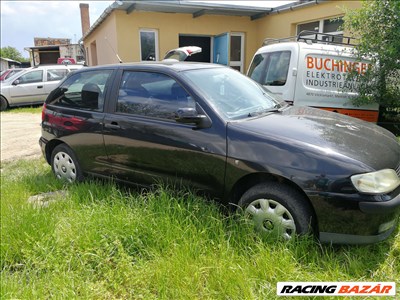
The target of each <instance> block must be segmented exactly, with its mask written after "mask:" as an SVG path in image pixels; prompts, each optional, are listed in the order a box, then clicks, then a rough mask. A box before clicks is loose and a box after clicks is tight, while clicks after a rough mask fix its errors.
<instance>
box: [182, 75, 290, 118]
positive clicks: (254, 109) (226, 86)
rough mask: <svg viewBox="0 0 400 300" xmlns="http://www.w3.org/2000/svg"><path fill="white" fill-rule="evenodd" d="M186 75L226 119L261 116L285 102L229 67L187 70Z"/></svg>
mask: <svg viewBox="0 0 400 300" xmlns="http://www.w3.org/2000/svg"><path fill="white" fill-rule="evenodd" d="M184 76H185V77H186V78H187V79H188V80H190V81H192V82H193V84H194V85H195V86H196V87H197V88H199V90H200V91H201V93H202V95H203V96H204V97H205V99H206V100H207V101H208V103H209V104H210V105H211V106H212V107H213V108H214V109H215V110H216V111H217V112H218V113H219V114H220V115H221V116H222V117H223V118H224V119H227V120H238V119H242V118H248V117H254V116H258V115H261V114H264V113H268V112H271V111H276V110H277V109H278V108H280V107H282V106H283V105H284V104H282V103H280V102H279V101H278V100H276V99H275V98H274V97H273V96H272V95H271V94H270V93H269V92H268V91H267V90H266V89H265V88H263V87H262V86H261V85H259V84H258V83H256V82H255V81H253V80H252V79H250V78H248V77H246V76H244V75H242V74H241V73H239V72H238V71H236V70H233V69H230V68H210V69H196V70H188V71H185V72H184Z"/></svg>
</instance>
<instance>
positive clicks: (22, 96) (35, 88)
mask: <svg viewBox="0 0 400 300" xmlns="http://www.w3.org/2000/svg"><path fill="white" fill-rule="evenodd" d="M43 76H44V71H43V70H42V69H34V70H30V71H28V72H26V73H24V74H22V75H21V76H19V77H17V78H16V79H15V80H14V81H13V83H12V85H11V86H10V100H11V101H10V103H34V102H41V101H42V102H43V101H44V98H45V97H46V95H47V93H46V91H45V89H44V85H43Z"/></svg>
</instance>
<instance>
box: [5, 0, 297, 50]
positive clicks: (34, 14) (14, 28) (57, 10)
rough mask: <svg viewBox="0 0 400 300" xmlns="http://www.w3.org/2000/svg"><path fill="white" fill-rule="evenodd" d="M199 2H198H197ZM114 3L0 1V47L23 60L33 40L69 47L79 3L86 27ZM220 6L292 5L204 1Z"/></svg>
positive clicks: (266, 0)
mask: <svg viewBox="0 0 400 300" xmlns="http://www.w3.org/2000/svg"><path fill="white" fill-rule="evenodd" d="M199 1H200V0H199ZM113 2H114V1H84V0H75V1H67V0H61V1H19V0H14V1H5V0H1V1H0V11H1V15H0V20H1V40H0V45H1V47H7V46H11V47H14V48H16V49H17V50H18V51H19V52H20V53H21V54H22V56H23V57H29V53H28V51H26V50H24V48H26V47H32V46H34V42H33V39H34V38H35V37H41V38H47V37H51V38H68V39H71V42H72V43H75V42H77V41H78V40H79V39H80V38H81V37H82V28H81V19H80V10H79V3H88V4H89V15H90V25H93V24H94V22H95V21H96V20H97V19H98V18H99V17H100V15H101V14H102V13H103V12H104V10H105V9H106V8H107V7H108V6H109V5H111V4H112V3H113ZM200 2H213V3H224V4H231V5H232V4H237V5H249V6H259V7H276V6H280V5H284V4H287V3H290V2H293V1H282V0H280V1H271V0H263V1H261V0H260V1H210V0H209V1H207V0H201V1H200Z"/></svg>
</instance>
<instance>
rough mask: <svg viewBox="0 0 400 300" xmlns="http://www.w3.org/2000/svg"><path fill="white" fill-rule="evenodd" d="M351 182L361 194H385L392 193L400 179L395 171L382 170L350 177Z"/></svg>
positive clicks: (399, 183)
mask: <svg viewBox="0 0 400 300" xmlns="http://www.w3.org/2000/svg"><path fill="white" fill-rule="evenodd" d="M351 182H352V183H353V185H354V186H355V188H356V189H357V190H358V191H359V192H361V193H367V194H385V193H389V192H391V191H393V190H394V189H395V188H397V187H398V186H399V185H400V178H399V176H397V174H396V171H394V170H391V169H384V170H380V171H376V172H371V173H365V174H358V175H353V176H351Z"/></svg>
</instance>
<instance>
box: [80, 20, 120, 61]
mask: <svg viewBox="0 0 400 300" xmlns="http://www.w3.org/2000/svg"><path fill="white" fill-rule="evenodd" d="M116 23H117V22H116V18H115V13H113V14H111V15H110V16H108V18H106V19H105V20H104V22H103V23H101V24H100V25H99V27H97V28H96V30H95V31H94V32H93V33H92V34H90V35H89V36H88V37H87V38H86V39H85V41H84V45H85V49H86V52H87V50H89V53H87V54H86V55H87V56H86V60H87V62H86V63H87V64H88V65H90V66H94V65H97V64H99V65H106V64H113V63H118V62H119V61H118V58H117V56H116V55H115V52H118V47H117V46H118V43H117V38H118V33H117V28H118V27H117V25H116ZM96 61H97V64H96V63H95V62H96Z"/></svg>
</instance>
